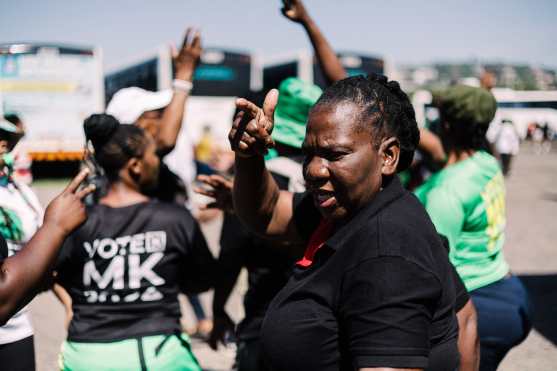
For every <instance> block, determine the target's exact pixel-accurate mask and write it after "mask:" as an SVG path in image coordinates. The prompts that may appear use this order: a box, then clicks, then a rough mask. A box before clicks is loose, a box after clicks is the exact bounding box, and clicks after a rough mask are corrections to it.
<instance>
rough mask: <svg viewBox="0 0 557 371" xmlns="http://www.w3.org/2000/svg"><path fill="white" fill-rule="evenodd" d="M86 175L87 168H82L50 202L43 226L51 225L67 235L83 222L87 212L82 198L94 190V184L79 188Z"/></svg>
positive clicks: (87, 173)
mask: <svg viewBox="0 0 557 371" xmlns="http://www.w3.org/2000/svg"><path fill="white" fill-rule="evenodd" d="M87 175H89V169H84V170H82V171H81V172H80V173H79V174H77V176H76V177H75V178H73V180H72V181H71V182H70V184H69V185H68V186H67V187H66V189H64V191H62V193H60V194H59V195H58V196H57V197H56V198H55V199H54V200H52V201H51V202H50V204H49V205H48V207H47V208H46V212H45V216H44V225H45V226H52V227H54V228H56V229H59V230H61V231H62V233H63V234H64V235H68V234H70V233H71V232H72V231H73V230H74V229H76V228H77V227H79V226H80V225H81V224H82V223H83V222H85V219H86V218H87V214H86V212H85V205H84V204H83V198H85V196H87V195H88V194H89V193H91V192H93V191H94V190H95V185H94V184H89V185H86V186H85V187H82V188H80V185H81V183H83V181H84V180H85V179H86V178H87Z"/></svg>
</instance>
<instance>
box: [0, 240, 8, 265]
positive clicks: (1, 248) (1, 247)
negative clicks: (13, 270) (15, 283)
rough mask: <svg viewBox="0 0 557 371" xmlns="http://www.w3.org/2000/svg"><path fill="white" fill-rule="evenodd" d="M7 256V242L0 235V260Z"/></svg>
mask: <svg viewBox="0 0 557 371" xmlns="http://www.w3.org/2000/svg"><path fill="white" fill-rule="evenodd" d="M7 257H8V244H7V243H6V240H5V239H4V237H2V235H0V261H2V260H4V259H6V258H7Z"/></svg>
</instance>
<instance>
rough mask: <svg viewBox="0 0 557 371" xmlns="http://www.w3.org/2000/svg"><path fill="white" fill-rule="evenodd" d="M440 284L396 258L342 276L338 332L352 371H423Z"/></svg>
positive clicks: (365, 264) (368, 263)
mask: <svg viewBox="0 0 557 371" xmlns="http://www.w3.org/2000/svg"><path fill="white" fill-rule="evenodd" d="M441 292H442V289H441V283H440V282H439V280H438V279H437V278H436V277H435V276H434V275H433V274H431V273H430V272H427V271H425V270H424V269H422V268H420V267H419V266H418V265H416V264H414V263H412V262H409V261H407V260H405V259H403V258H401V257H379V258H374V259H368V260H366V261H363V262H362V263H360V264H359V265H358V266H357V267H356V268H354V269H351V270H349V271H348V272H346V273H345V276H344V280H343V284H342V291H341V301H340V305H339V313H340V333H341V334H343V333H344V334H346V344H347V345H348V347H349V352H350V354H351V356H352V363H353V366H354V368H355V369H358V368H365V367H393V368H425V367H427V364H428V356H429V351H430V339H429V335H430V330H431V323H432V319H433V314H434V310H435V306H436V303H437V301H438V300H439V297H440V295H441Z"/></svg>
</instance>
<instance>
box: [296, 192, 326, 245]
mask: <svg viewBox="0 0 557 371" xmlns="http://www.w3.org/2000/svg"><path fill="white" fill-rule="evenodd" d="M292 210H293V211H294V224H295V225H296V229H297V231H298V233H300V235H301V236H302V238H303V239H304V240H309V239H310V237H311V235H312V233H313V232H314V231H315V229H316V228H317V226H318V225H319V222H320V221H321V214H319V211H318V210H317V208H316V207H315V205H314V204H313V200H312V197H311V195H310V194H309V193H308V192H304V193H295V194H294V205H293V206H292Z"/></svg>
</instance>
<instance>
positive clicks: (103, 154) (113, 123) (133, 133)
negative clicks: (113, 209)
mask: <svg viewBox="0 0 557 371" xmlns="http://www.w3.org/2000/svg"><path fill="white" fill-rule="evenodd" d="M83 129H84V131H85V137H86V138H87V140H90V141H91V143H92V144H93V148H94V149H95V160H96V161H97V162H98V164H99V165H100V166H101V167H102V168H103V169H104V172H105V174H106V177H107V178H108V180H109V181H114V180H116V179H118V172H119V171H120V170H121V169H122V168H123V167H124V166H125V165H126V163H127V162H128V161H129V160H130V159H131V158H133V157H142V156H143V153H144V152H145V148H146V147H147V139H146V136H145V133H144V131H143V129H141V128H140V127H138V126H135V125H121V124H120V122H119V121H118V120H117V119H116V118H114V116H111V115H107V114H104V113H103V114H93V115H91V116H89V117H88V118H87V119H85V122H84V123H83Z"/></svg>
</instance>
